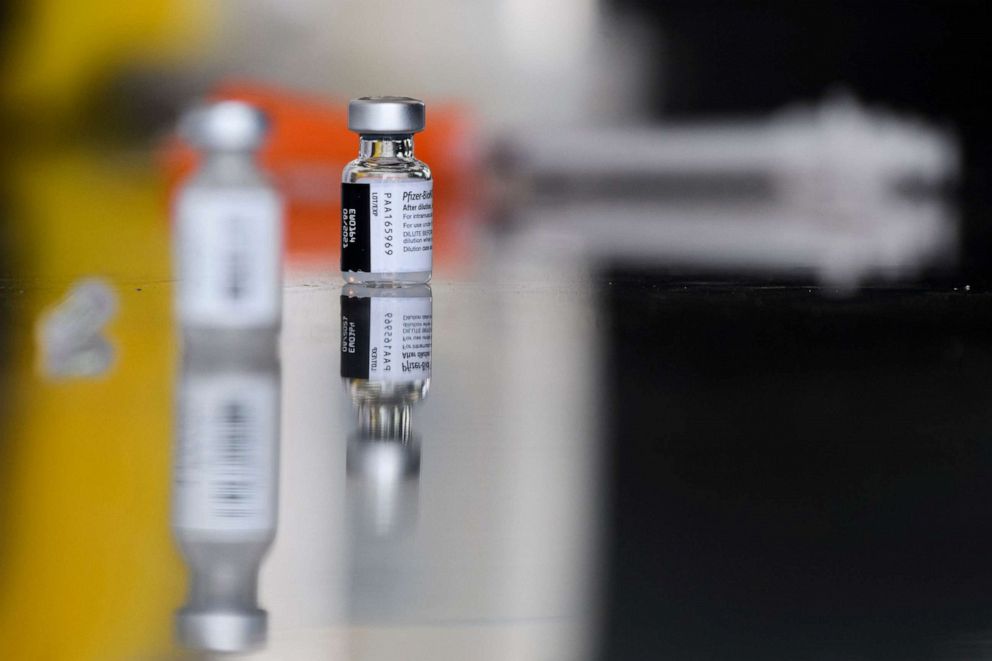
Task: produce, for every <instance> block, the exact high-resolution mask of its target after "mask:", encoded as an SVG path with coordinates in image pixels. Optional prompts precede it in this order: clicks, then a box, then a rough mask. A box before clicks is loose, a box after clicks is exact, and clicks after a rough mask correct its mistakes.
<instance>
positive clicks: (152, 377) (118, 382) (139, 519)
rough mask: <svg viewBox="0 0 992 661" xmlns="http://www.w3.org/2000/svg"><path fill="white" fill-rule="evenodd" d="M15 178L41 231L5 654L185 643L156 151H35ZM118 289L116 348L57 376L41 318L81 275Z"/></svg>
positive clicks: (8, 502)
mask: <svg viewBox="0 0 992 661" xmlns="http://www.w3.org/2000/svg"><path fill="white" fill-rule="evenodd" d="M18 164H19V167H18V169H17V171H16V172H14V173H13V177H14V179H13V182H12V185H11V187H10V190H11V192H12V193H13V194H14V196H15V201H16V208H17V210H18V215H19V216H20V221H21V222H23V223H27V224H30V226H31V227H32V232H33V233H34V235H35V241H34V242H33V245H34V252H33V254H31V255H30V256H29V264H28V266H27V271H28V272H27V273H25V274H24V276H23V293H22V294H21V295H20V297H19V298H18V299H15V300H16V305H15V314H14V315H13V316H14V319H13V324H14V331H13V333H12V337H10V338H9V342H10V344H11V346H10V347H9V349H10V350H11V353H12V355H13V356H14V358H12V364H11V365H10V367H9V369H10V370H11V372H12V373H11V374H9V375H8V381H9V382H10V383H11V385H12V386H13V391H12V397H13V401H12V403H11V406H10V407H9V408H8V411H10V412H11V414H12V418H11V419H9V420H7V421H5V422H6V424H5V425H4V427H5V430H6V431H5V434H6V438H5V439H4V441H5V443H4V445H3V447H4V450H5V451H6V452H8V453H9V454H8V455H7V456H5V457H4V461H5V462H6V466H7V469H6V472H5V473H4V476H5V479H6V480H8V482H7V483H6V484H5V485H4V489H3V493H4V499H3V501H2V504H0V507H2V508H3V516H2V517H0V521H3V523H4V528H3V530H2V531H0V540H2V542H0V544H2V546H0V550H2V556H0V557H2V558H3V560H2V562H0V659H24V660H28V659H31V660H34V659H71V660H77V659H80V660H85V659H99V660H101V661H102V660H112V659H131V658H156V657H158V658H162V657H164V656H171V655H173V653H174V652H173V650H174V648H173V643H172V639H171V627H172V611H173V609H174V608H175V607H176V606H177V605H179V604H180V603H181V601H182V598H183V590H184V582H185V579H184V572H183V569H182V563H181V561H180V559H179V556H178V554H177V552H176V551H175V549H174V546H173V543H172V540H171V535H170V532H169V524H168V512H169V485H170V476H169V470H170V464H171V461H170V457H171V439H170V430H171V425H172V421H171V418H172V410H171V403H172V378H171V377H172V374H173V371H174V362H175V346H174V341H173V334H172V322H171V293H170V292H171V286H170V282H169V249H168V245H169V244H168V227H167V225H166V223H163V222H162V218H161V216H162V214H163V212H164V205H163V204H162V190H161V187H160V186H159V184H158V182H157V180H156V179H155V178H154V177H153V176H152V174H151V172H152V170H151V167H150V165H149V164H144V166H142V167H135V164H134V163H133V162H132V163H117V164H115V163H113V162H112V161H108V160H107V159H106V157H105V156H101V155H99V154H89V153H80V152H78V151H69V152H65V151H63V152H59V153H53V154H47V155H46V154H39V153H35V154H34V155H24V157H23V158H21V159H19V161H18ZM84 275H102V276H105V277H106V279H107V280H108V281H110V282H111V283H112V284H113V285H114V287H115V289H116V291H117V293H118V295H119V297H120V311H119V312H118V315H117V317H116V319H115V320H114V321H112V322H111V324H110V327H109V329H108V333H107V334H108V336H109V338H110V339H111V341H112V343H113V344H114V346H115V349H116V353H117V360H116V361H115V364H114V366H113V368H112V369H111V371H110V372H108V373H107V374H105V375H103V376H102V377H100V378H96V379H85V380H83V379H79V380H75V381H64V382H50V381H45V380H43V379H42V378H41V377H40V376H39V375H38V373H37V372H36V371H35V369H34V367H35V365H34V363H35V360H34V356H33V354H34V353H35V347H34V346H33V342H34V335H33V330H34V324H35V323H36V322H37V320H38V319H39V317H40V315H41V313H42V312H43V311H44V309H45V308H46V307H48V306H50V305H52V304H53V303H56V302H57V301H59V300H60V299H61V297H62V296H63V295H64V294H65V292H66V291H67V290H68V289H69V287H70V286H71V284H72V282H73V281H74V280H75V279H77V278H79V277H80V276H84Z"/></svg>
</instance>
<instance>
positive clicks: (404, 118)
mask: <svg viewBox="0 0 992 661" xmlns="http://www.w3.org/2000/svg"><path fill="white" fill-rule="evenodd" d="M424 116H425V111H424V103H423V101H419V100H417V99H411V98H407V97H398V96H378V97H362V98H360V99H354V100H352V101H351V103H350V104H349V105H348V128H349V129H351V130H352V131H355V132H356V133H358V134H359V136H360V140H359V154H358V158H356V159H355V160H354V161H352V162H351V163H349V164H348V165H346V166H345V168H344V172H343V173H342V175H341V274H342V276H343V277H344V279H345V281H346V282H349V283H365V284H423V283H426V282H428V281H429V280H430V279H431V269H432V267H433V232H434V197H433V194H434V181H433V179H432V178H431V170H430V168H429V167H427V164H426V163H423V162H421V161H418V160H417V159H416V158H414V155H413V134H414V133H416V132H418V131H421V130H423V128H424Z"/></svg>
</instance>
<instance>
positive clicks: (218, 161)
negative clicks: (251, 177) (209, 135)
mask: <svg viewBox="0 0 992 661" xmlns="http://www.w3.org/2000/svg"><path fill="white" fill-rule="evenodd" d="M255 157H256V153H255V151H254V150H250V149H243V150H240V149H239V150H212V151H208V152H205V153H204V155H203V166H202V167H203V169H204V170H207V171H209V172H210V174H211V175H214V176H224V177H230V176H234V177H237V176H239V175H243V174H246V173H248V174H252V173H257V172H258V168H257V166H256V165H255Z"/></svg>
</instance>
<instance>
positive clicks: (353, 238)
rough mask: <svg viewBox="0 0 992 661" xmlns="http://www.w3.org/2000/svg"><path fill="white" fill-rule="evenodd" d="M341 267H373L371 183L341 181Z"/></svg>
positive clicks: (347, 268) (360, 268)
mask: <svg viewBox="0 0 992 661" xmlns="http://www.w3.org/2000/svg"><path fill="white" fill-rule="evenodd" d="M341 270H342V271H364V272H365V273H369V272H370V271H371V270H372V237H371V232H370V228H369V185H368V184H341Z"/></svg>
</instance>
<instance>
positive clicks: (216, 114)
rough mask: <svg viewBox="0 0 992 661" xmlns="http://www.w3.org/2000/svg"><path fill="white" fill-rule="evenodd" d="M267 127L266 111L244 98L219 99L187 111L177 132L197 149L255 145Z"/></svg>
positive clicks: (239, 148) (266, 131)
mask: <svg viewBox="0 0 992 661" xmlns="http://www.w3.org/2000/svg"><path fill="white" fill-rule="evenodd" d="M268 131H269V120H268V117H266V115H265V113H263V112H262V111H261V110H259V109H258V108H256V107H255V106H253V105H251V104H250V103H245V102H244V101H218V102H216V103H208V104H204V105H201V106H197V107H195V108H193V109H192V110H190V111H189V112H187V113H186V115H185V116H184V117H183V119H182V123H181V125H180V132H181V133H182V135H183V137H184V138H186V139H187V140H188V141H189V142H191V143H192V144H193V145H195V146H196V147H199V148H200V149H220V150H251V149H257V148H258V147H259V146H261V144H262V142H263V141H264V140H265V136H266V134H267V133H268Z"/></svg>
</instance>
